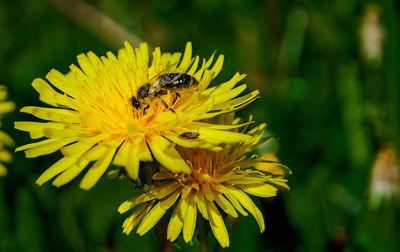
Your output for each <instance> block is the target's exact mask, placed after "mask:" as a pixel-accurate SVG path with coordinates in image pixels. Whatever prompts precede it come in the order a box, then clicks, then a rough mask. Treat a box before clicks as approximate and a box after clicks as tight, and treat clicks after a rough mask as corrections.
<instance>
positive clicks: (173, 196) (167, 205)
mask: <svg viewBox="0 0 400 252" xmlns="http://www.w3.org/2000/svg"><path fill="white" fill-rule="evenodd" d="M180 194H181V191H180V190H176V191H175V192H174V193H172V194H170V195H169V196H168V197H167V198H165V199H163V200H161V201H160V203H161V207H162V208H163V209H165V210H168V209H169V208H170V207H172V205H173V204H174V203H175V202H176V200H177V199H178V197H179V195H180Z"/></svg>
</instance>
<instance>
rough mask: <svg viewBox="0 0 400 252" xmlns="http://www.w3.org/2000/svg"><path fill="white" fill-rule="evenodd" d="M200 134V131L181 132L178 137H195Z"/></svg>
mask: <svg viewBox="0 0 400 252" xmlns="http://www.w3.org/2000/svg"><path fill="white" fill-rule="evenodd" d="M199 136H200V133H198V132H183V133H182V134H179V135H178V137H179V138H184V139H186V140H188V139H196V138H198V137H199Z"/></svg>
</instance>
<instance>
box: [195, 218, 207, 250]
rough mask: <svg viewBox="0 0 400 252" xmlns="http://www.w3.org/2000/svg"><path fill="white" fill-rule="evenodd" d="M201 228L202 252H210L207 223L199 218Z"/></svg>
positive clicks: (198, 222)
mask: <svg viewBox="0 0 400 252" xmlns="http://www.w3.org/2000/svg"><path fill="white" fill-rule="evenodd" d="M197 226H198V227H199V240H200V252H208V228H207V222H206V221H205V220H204V219H203V218H201V217H200V218H197Z"/></svg>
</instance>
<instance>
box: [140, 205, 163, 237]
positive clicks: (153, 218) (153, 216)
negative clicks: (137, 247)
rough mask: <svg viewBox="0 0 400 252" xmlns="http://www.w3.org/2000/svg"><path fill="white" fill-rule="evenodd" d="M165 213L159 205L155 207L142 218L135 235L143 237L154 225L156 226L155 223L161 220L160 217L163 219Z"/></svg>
mask: <svg viewBox="0 0 400 252" xmlns="http://www.w3.org/2000/svg"><path fill="white" fill-rule="evenodd" d="M165 212H166V210H164V209H163V208H162V207H161V203H158V204H157V205H155V206H154V207H153V208H152V209H151V210H150V212H148V213H147V214H146V216H145V217H144V218H143V220H142V222H141V223H140V225H139V227H138V229H137V231H136V233H138V234H139V235H141V236H142V235H144V234H145V233H146V232H147V231H149V230H150V229H151V228H152V227H154V225H156V224H157V222H158V221H159V220H160V219H161V217H163V215H164V214H165Z"/></svg>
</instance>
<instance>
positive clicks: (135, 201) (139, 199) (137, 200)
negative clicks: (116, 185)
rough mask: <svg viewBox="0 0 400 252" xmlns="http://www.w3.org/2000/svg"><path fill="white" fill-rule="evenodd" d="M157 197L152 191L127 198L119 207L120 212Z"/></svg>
mask: <svg viewBox="0 0 400 252" xmlns="http://www.w3.org/2000/svg"><path fill="white" fill-rule="evenodd" d="M155 198H156V195H155V194H150V193H144V194H141V195H138V196H136V197H135V198H133V199H130V200H127V201H125V202H123V203H122V204H121V205H120V206H119V207H118V212H119V213H120V214H122V213H125V212H126V211H128V210H129V209H132V208H134V207H135V206H136V205H138V204H140V203H143V202H147V201H150V200H153V199H155Z"/></svg>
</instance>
